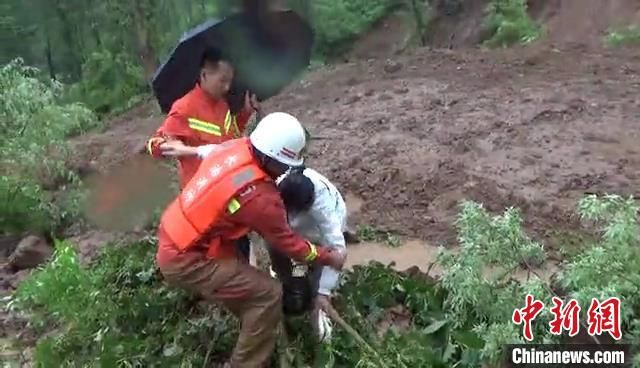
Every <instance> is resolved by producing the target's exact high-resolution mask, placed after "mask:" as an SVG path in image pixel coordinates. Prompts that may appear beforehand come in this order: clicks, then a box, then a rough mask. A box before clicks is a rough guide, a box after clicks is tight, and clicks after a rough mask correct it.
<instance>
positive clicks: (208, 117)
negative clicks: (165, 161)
mask: <svg viewBox="0 0 640 368" xmlns="http://www.w3.org/2000/svg"><path fill="white" fill-rule="evenodd" d="M251 114H252V113H251V112H250V111H242V112H240V113H239V114H238V115H237V116H235V115H234V114H232V113H231V111H230V110H229V105H228V104H227V102H226V101H225V100H223V99H214V98H212V97H210V96H209V95H207V94H206V92H205V91H204V90H203V89H202V88H200V85H198V84H196V86H195V87H194V88H193V89H192V90H191V91H189V92H188V93H187V94H186V95H184V96H183V97H181V98H180V99H178V100H176V102H174V103H173V105H172V106H171V110H170V111H169V114H168V115H167V118H166V119H165V121H164V122H163V123H162V125H161V126H160V128H158V130H157V131H156V132H155V134H154V136H153V137H152V138H151V139H149V140H148V141H147V151H148V152H149V154H151V155H153V156H155V157H161V154H160V150H159V148H158V146H159V145H160V143H162V142H163V141H164V139H179V140H180V141H182V142H183V143H184V144H185V145H187V146H201V145H205V144H220V143H223V142H226V141H228V140H230V139H234V138H239V137H241V136H242V133H243V132H244V130H245V128H246V126H247V123H248V121H249V118H250V117H251ZM200 162H201V159H200V158H199V157H197V156H189V157H179V158H178V175H179V177H180V188H184V186H185V185H186V183H187V182H188V181H189V179H191V177H192V176H193V175H194V174H195V173H196V170H197V169H198V166H199V165H200Z"/></svg>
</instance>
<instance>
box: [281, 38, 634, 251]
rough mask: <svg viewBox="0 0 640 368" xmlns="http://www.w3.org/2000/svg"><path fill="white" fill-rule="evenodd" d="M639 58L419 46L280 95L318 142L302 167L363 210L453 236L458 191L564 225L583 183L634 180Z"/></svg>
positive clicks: (425, 234)
mask: <svg viewBox="0 0 640 368" xmlns="http://www.w3.org/2000/svg"><path fill="white" fill-rule="evenodd" d="M637 61H638V57H637V56H634V55H633V53H631V55H624V53H622V54H615V55H614V54H608V55H603V54H591V55H590V54H586V53H581V54H580V55H577V54H576V53H574V52H572V51H568V52H561V51H529V52H525V51H524V50H512V51H510V52H504V53H494V54H492V55H490V54H488V53H483V52H477V51H474V52H465V53H463V52H457V53H453V52H444V51H426V50H425V51H420V52H417V53H416V54H415V55H413V56H411V57H408V58H404V59H400V60H398V61H396V62H392V63H389V62H387V63H384V62H373V63H370V64H369V63H360V64H351V65H344V66H341V67H337V68H334V69H333V70H331V71H325V72H323V73H320V74H316V75H313V76H311V77H310V78H309V79H308V80H307V81H305V82H304V83H303V84H302V85H300V86H297V87H294V88H291V89H290V90H289V91H288V92H287V93H286V94H284V95H282V96H281V97H279V98H276V99H274V101H273V102H272V103H271V104H270V105H271V106H270V108H271V109H278V110H285V111H291V112H293V113H295V114H296V115H298V116H299V117H300V118H301V119H303V121H305V123H306V124H308V125H309V127H310V130H311V131H312V134H313V135H316V136H318V137H320V138H322V139H320V140H317V141H315V142H313V143H312V149H311V154H310V156H311V159H310V161H309V162H310V164H311V165H313V166H315V167H317V168H318V169H319V170H321V171H323V172H325V173H326V174H327V175H329V176H330V177H331V178H333V179H334V180H335V181H336V182H338V183H339V184H340V185H341V187H342V189H343V190H345V191H351V192H354V193H355V194H357V195H359V196H360V197H362V199H363V200H364V205H363V208H362V215H361V218H360V219H359V221H361V222H365V223H373V224H375V225H377V226H380V227H384V228H387V229H389V230H393V231H397V232H400V233H401V234H404V235H407V236H411V237H420V238H423V239H427V240H430V241H431V242H433V241H443V240H451V236H452V235H453V232H452V229H451V221H452V220H453V216H454V214H455V212H456V204H457V203H458V201H459V200H461V199H463V198H468V199H473V200H478V201H482V202H483V203H485V204H486V206H487V207H488V208H490V209H492V210H502V209H503V207H504V206H508V205H516V206H522V207H523V209H524V210H525V212H526V214H527V215H528V218H529V220H530V221H531V222H532V223H531V224H530V226H531V227H532V229H541V228H543V227H545V226H546V225H558V224H559V225H562V224H564V223H567V224H570V222H571V219H569V218H568V215H567V214H566V213H565V212H566V211H571V210H572V209H573V208H572V207H573V206H574V204H575V202H574V201H575V199H577V198H578V197H579V196H580V195H582V194H583V193H585V192H603V191H613V192H621V193H631V192H633V191H634V190H635V188H637V187H638V184H640V182H639V181H640V178H639V177H638V176H637V175H636V172H637V169H638V168H639V165H640V161H639V160H638V157H639V156H638V148H637V145H636V144H635V143H634V142H635V139H636V135H637V121H638V117H640V103H639V102H638V100H637V93H638V92H639V91H640V84H639V83H640V79H639V78H638V74H637V72H638V69H637V68H638V66H637V65H638V64H637Z"/></svg>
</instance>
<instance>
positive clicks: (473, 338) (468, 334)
mask: <svg viewBox="0 0 640 368" xmlns="http://www.w3.org/2000/svg"><path fill="white" fill-rule="evenodd" d="M452 335H453V339H454V340H455V341H457V342H459V343H461V344H463V345H465V346H467V347H469V348H472V349H481V348H482V347H483V346H484V341H483V340H482V339H481V338H480V337H479V336H478V335H477V334H476V333H475V332H473V331H469V330H463V331H460V330H458V331H453V333H452Z"/></svg>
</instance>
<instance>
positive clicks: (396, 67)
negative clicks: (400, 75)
mask: <svg viewBox="0 0 640 368" xmlns="http://www.w3.org/2000/svg"><path fill="white" fill-rule="evenodd" d="M400 69H402V64H400V63H398V62H397V61H393V60H389V61H387V62H386V63H385V64H384V71H385V72H387V73H389V74H391V73H395V72H398V71H400Z"/></svg>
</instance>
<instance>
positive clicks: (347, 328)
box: [325, 304, 404, 368]
mask: <svg viewBox="0 0 640 368" xmlns="http://www.w3.org/2000/svg"><path fill="white" fill-rule="evenodd" d="M325 312H327V315H328V316H329V317H331V319H332V320H333V321H334V322H336V323H337V324H338V325H339V326H340V327H342V328H344V330H345V331H346V332H347V333H348V334H349V335H350V336H351V337H352V338H353V339H355V340H356V341H357V342H358V343H359V344H360V345H362V346H363V347H364V348H366V349H367V350H369V352H370V353H371V354H373V356H375V357H376V358H377V359H378V361H379V363H380V366H381V367H384V368H387V367H389V365H387V363H386V362H385V361H384V360H383V359H382V357H381V356H380V354H378V352H377V351H376V349H374V348H373V347H372V346H371V345H369V343H367V341H366V340H365V339H364V338H362V336H360V334H359V333H358V331H356V330H355V329H354V328H353V327H351V326H350V325H349V324H348V323H347V322H346V321H345V320H344V319H342V317H340V314H338V311H336V310H335V309H334V308H333V306H332V305H330V304H329V306H328V308H327V310H325ZM403 366H404V364H403Z"/></svg>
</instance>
